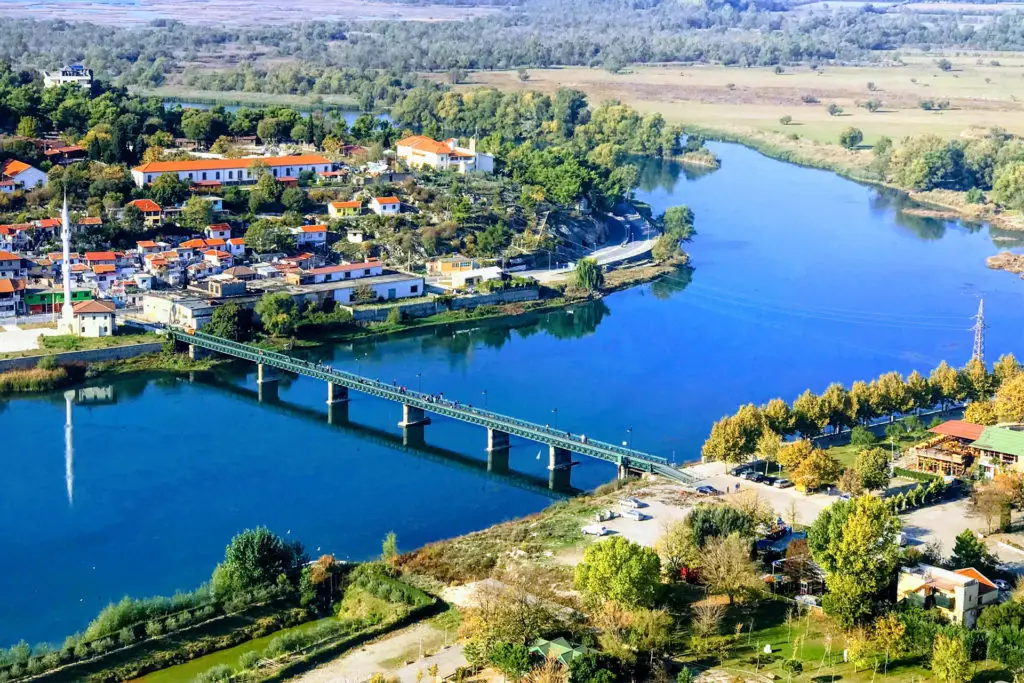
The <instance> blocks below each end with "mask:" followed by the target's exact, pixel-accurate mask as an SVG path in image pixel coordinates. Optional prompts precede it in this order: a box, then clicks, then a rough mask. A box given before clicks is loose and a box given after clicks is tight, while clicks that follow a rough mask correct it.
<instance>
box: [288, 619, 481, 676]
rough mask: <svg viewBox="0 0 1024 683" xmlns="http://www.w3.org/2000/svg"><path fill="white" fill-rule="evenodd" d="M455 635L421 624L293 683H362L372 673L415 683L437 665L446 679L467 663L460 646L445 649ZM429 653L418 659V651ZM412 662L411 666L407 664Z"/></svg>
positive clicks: (359, 650) (327, 665)
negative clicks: (418, 674)
mask: <svg viewBox="0 0 1024 683" xmlns="http://www.w3.org/2000/svg"><path fill="white" fill-rule="evenodd" d="M453 638H454V634H452V633H448V634H446V633H445V632H444V630H443V629H440V628H438V627H436V626H434V625H433V624H430V623H420V624H415V625H413V626H410V627H409V628H407V629H404V630H402V631H399V632H398V633H396V634H395V635H393V636H391V637H390V638H386V639H384V640H379V641H377V642H375V643H371V644H369V645H366V646H364V647H361V648H359V649H358V650H355V651H354V652H351V653H349V654H348V655H346V656H344V657H341V658H339V659H335V660H334V661H332V662H328V663H327V664H324V665H323V666H321V667H319V668H317V669H314V670H313V671H310V672H309V673H307V674H304V675H302V676H300V677H299V678H296V679H294V680H296V681H301V682H302V683H361V682H362V681H366V680H367V679H369V678H370V677H371V676H372V675H373V674H375V673H386V674H389V675H392V676H398V678H399V680H401V681H402V683H415V681H416V675H417V673H418V672H420V671H423V674H424V680H429V677H428V676H427V675H426V673H427V669H429V668H430V667H431V666H432V665H434V664H437V666H438V670H439V671H438V672H439V674H440V676H446V675H448V674H451V673H452V672H454V671H455V669H456V668H457V667H459V666H463V665H465V663H466V660H465V658H464V657H463V656H462V646H461V645H449V646H448V647H445V646H444V645H445V641H446V639H447V641H448V642H451V641H452V639H453ZM421 649H422V652H423V653H424V654H427V653H431V654H430V655H428V656H425V657H424V658H422V659H420V658H419V656H420V652H421ZM407 661H412V664H408V665H407V664H406V662H407Z"/></svg>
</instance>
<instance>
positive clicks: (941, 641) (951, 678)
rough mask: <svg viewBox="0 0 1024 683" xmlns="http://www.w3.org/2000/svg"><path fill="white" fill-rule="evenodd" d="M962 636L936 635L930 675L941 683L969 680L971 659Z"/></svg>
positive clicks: (958, 682)
mask: <svg viewBox="0 0 1024 683" xmlns="http://www.w3.org/2000/svg"><path fill="white" fill-rule="evenodd" d="M964 641H965V639H964V636H963V635H961V634H959V633H955V632H954V633H949V634H946V633H938V634H936V636H935V645H934V646H933V647H932V673H933V674H935V678H936V679H937V680H938V681H940V682H941V683H965V682H966V681H968V680H970V678H971V657H970V652H969V651H968V650H967V643H966V642H964Z"/></svg>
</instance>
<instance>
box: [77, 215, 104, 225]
mask: <svg viewBox="0 0 1024 683" xmlns="http://www.w3.org/2000/svg"><path fill="white" fill-rule="evenodd" d="M78 224H79V225H103V219H102V218H100V217H99V216H82V217H81V218H79V219H78Z"/></svg>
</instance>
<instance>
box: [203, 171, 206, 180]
mask: <svg viewBox="0 0 1024 683" xmlns="http://www.w3.org/2000/svg"><path fill="white" fill-rule="evenodd" d="M203 180H206V171H203Z"/></svg>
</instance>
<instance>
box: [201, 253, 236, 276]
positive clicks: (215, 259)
mask: <svg viewBox="0 0 1024 683" xmlns="http://www.w3.org/2000/svg"><path fill="white" fill-rule="evenodd" d="M203 260H204V261H206V262H207V263H209V264H210V265H212V266H216V268H217V271H218V272H220V271H221V270H224V269H225V268H230V267H231V266H233V265H234V261H233V260H232V258H231V254H230V253H228V252H226V251H221V250H220V249H210V250H208V251H204V252H203Z"/></svg>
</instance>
